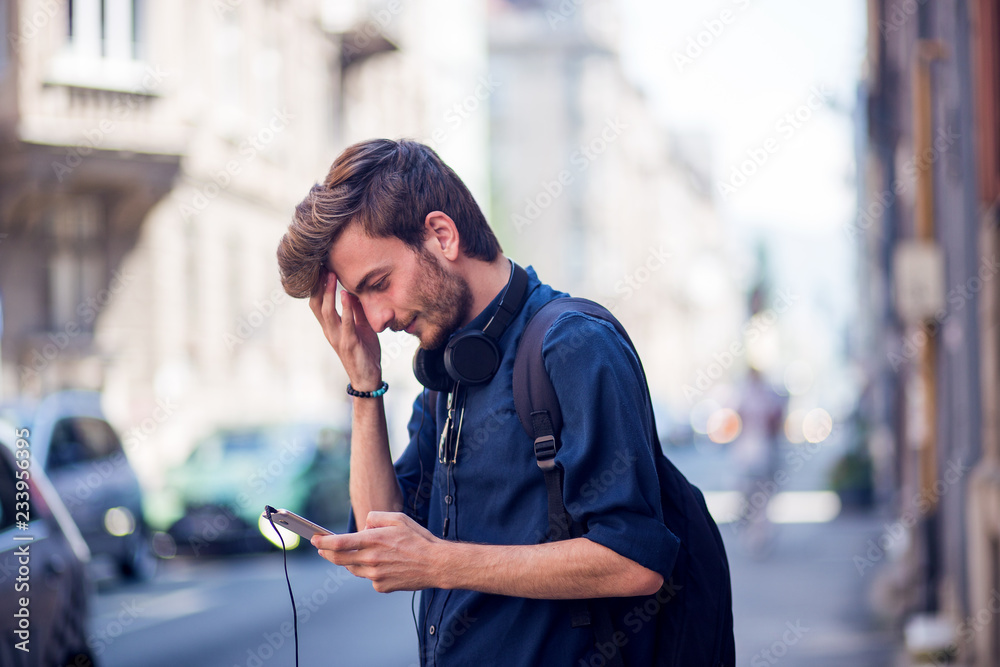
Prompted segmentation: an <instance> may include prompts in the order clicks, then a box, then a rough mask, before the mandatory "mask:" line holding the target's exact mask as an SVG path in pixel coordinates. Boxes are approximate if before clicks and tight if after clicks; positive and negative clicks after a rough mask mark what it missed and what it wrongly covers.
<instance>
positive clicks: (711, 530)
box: [513, 297, 736, 667]
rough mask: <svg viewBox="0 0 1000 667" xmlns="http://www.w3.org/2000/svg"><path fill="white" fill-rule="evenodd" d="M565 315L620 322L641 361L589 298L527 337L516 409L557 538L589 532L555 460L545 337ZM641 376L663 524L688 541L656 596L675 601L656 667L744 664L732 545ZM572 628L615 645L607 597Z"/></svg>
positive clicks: (570, 301)
mask: <svg viewBox="0 0 1000 667" xmlns="http://www.w3.org/2000/svg"><path fill="white" fill-rule="evenodd" d="M565 312H578V313H584V314H586V315H590V316H592V317H595V318H598V319H601V320H604V321H606V322H608V323H610V324H612V325H613V326H614V327H615V329H616V330H617V331H618V333H619V334H620V335H621V336H622V338H624V339H625V340H626V341H627V342H628V344H629V346H630V347H631V349H632V351H633V353H635V355H636V359H637V360H638V357H639V354H638V352H637V351H636V350H635V346H634V345H633V344H632V341H631V339H630V338H629V337H628V334H627V333H626V332H625V329H624V327H622V325H621V323H620V322H618V320H617V319H615V317H614V315H612V314H611V312H610V311H608V310H607V309H606V308H604V307H603V306H601V305H599V304H597V303H594V302H593V301H589V300H587V299H579V298H571V297H557V298H555V299H553V300H552V301H549V302H548V303H546V304H545V305H543V306H542V307H541V308H540V309H539V310H538V312H536V313H535V314H534V315H533V316H532V318H531V320H529V322H528V324H527V326H526V328H525V330H524V333H523V334H522V336H521V340H520V342H519V344H518V347H517V354H516V357H515V361H514V379H513V382H514V406H515V408H516V410H517V416H518V419H519V420H520V422H521V426H522V427H523V428H524V430H525V432H526V433H527V434H528V437H529V438H530V439H531V440H532V442H533V443H534V449H535V459H536V461H537V463H538V467H539V468H540V469H541V470H542V473H543V475H544V478H545V487H546V491H547V493H548V515H549V535H548V538H549V540H550V541H557V540H562V539H569V538H570V537H576V536H579V535H580V534H581V533H582V527H581V526H579V525H578V524H576V523H575V522H574V521H573V518H572V517H571V516H570V514H569V513H568V512H567V510H566V506H565V504H564V502H563V496H562V470H561V469H560V468H559V467H558V466H556V465H555V461H554V459H555V455H556V452H557V451H558V449H559V446H560V442H559V433H560V430H561V428H562V412H561V410H560V408H559V401H558V398H557V396H556V393H555V390H554V388H553V387H552V381H551V379H550V378H549V376H548V373H547V372H546V370H545V365H544V362H543V359H542V341H543V339H544V337H545V334H546V333H547V332H548V330H549V329H550V328H551V327H552V324H553V323H554V322H555V320H556V319H557V318H558V317H559V315H561V314H563V313H565ZM641 368H642V364H641V362H640V370H641ZM641 372H642V373H643V383H644V384H645V385H646V408H647V409H648V410H649V414H650V417H651V423H652V433H651V434H650V441H651V442H652V444H653V450H654V451H653V456H654V460H655V461H656V473H657V478H658V480H659V484H660V500H661V503H662V507H663V521H664V524H665V525H666V526H667V528H668V529H669V530H670V531H671V532H672V533H673V534H674V535H675V536H676V537H677V538H678V539H679V541H680V548H679V551H678V554H677V558H676V560H675V562H674V567H673V570H672V571H671V576H670V578H669V583H668V581H664V585H663V587H661V589H660V592H659V593H657V594H656V596H657V597H656V599H657V600H667V601H666V602H664V603H663V604H660V605H659V611H658V612H657V614H656V641H655V644H656V649H655V650H656V655H655V659H654V660H653V661H652V662H651V663H650V664H654V665H669V666H670V667H693V666H705V667H709V666H711V667H716V666H722V667H730V666H732V665H735V664H736V647H735V641H734V638H733V613H732V606H733V605H732V592H731V588H730V579H729V563H728V561H727V559H726V550H725V546H724V545H723V543H722V537H721V535H720V534H719V529H718V527H717V526H716V524H715V521H714V520H713V519H712V516H711V515H710V514H709V512H708V508H707V507H706V505H705V498H704V496H703V495H702V493H701V491H700V490H699V489H698V488H697V487H696V486H694V485H693V484H691V483H690V482H688V480H687V479H686V478H685V477H684V475H683V474H682V473H681V472H680V471H679V470H678V469H677V468H676V467H674V465H673V464H672V463H671V462H670V460H669V459H668V458H667V457H666V456H665V455H664V454H663V449H662V447H661V446H660V441H659V438H658V436H657V433H656V423H655V420H653V419H652V414H653V412H652V401H651V400H650V398H649V385H648V383H647V382H646V378H645V371H641ZM572 623H573V626H574V627H579V626H581V625H592V626H593V628H594V631H595V634H596V636H597V640H598V643H599V644H600V645H602V646H607V645H608V644H607V642H608V641H610V640H611V637H612V633H613V632H614V622H613V619H612V618H611V614H610V612H609V610H608V609H607V606H606V605H603V604H602V602H601V601H600V600H589V601H579V602H578V603H577V604H576V606H575V607H574V609H573V613H572ZM612 645H613V644H612ZM605 657H606V659H607V663H606V664H608V665H614V666H616V667H617V666H621V665H622V664H623V663H622V659H621V656H620V654H619V653H618V652H615V653H614V655H610V656H605Z"/></svg>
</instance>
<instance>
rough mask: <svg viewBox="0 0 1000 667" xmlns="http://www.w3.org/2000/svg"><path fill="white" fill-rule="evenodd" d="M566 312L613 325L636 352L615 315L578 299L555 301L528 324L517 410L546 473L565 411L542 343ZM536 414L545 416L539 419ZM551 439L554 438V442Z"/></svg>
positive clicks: (517, 377) (518, 366)
mask: <svg viewBox="0 0 1000 667" xmlns="http://www.w3.org/2000/svg"><path fill="white" fill-rule="evenodd" d="M566 312H579V313H585V314H587V315H591V316H593V317H597V318H599V319H602V320H604V321H605V322H608V323H609V324H612V325H613V326H614V327H615V330H616V331H618V333H619V334H620V335H621V336H622V338H624V339H625V341H626V342H627V343H628V344H629V347H631V348H632V349H633V350H634V349H635V346H634V345H633V344H632V340H631V339H630V338H629V337H628V333H627V332H626V331H625V328H624V327H623V326H622V325H621V323H620V322H619V321H618V320H617V319H616V318H615V316H614V315H612V314H611V311H609V310H608V309H607V308H605V307H604V306H602V305H600V304H599V303H595V302H593V301H590V300H589V299H580V298H574V297H561V298H556V299H553V300H552V301H549V302H548V303H546V304H545V305H543V306H542V307H541V308H540V309H539V310H538V312H536V313H535V314H534V315H533V316H532V318H531V319H530V320H529V321H528V324H527V325H526V326H525V329H524V333H523V334H522V335H521V341H520V343H519V344H518V346H517V355H516V356H515V358H514V407H515V409H516V410H517V418H518V419H519V420H520V421H521V427H522V428H523V429H524V431H525V432H526V433H527V434H528V437H530V438H531V439H532V440H533V441H535V457H536V458H537V459H538V466H539V467H540V468H542V469H543V470H544V469H545V467H546V466H545V465H543V463H545V462H551V460H552V459H554V458H555V453H556V451H557V450H558V448H559V432H560V430H561V429H562V411H561V410H560V409H559V399H558V397H557V396H556V392H555V389H554V388H553V387H552V380H551V379H549V374H548V372H547V371H546V370H545V362H544V360H543V359H542V341H543V339H544V338H545V334H546V333H548V331H549V329H551V328H552V325H553V324H554V323H555V321H556V319H558V318H559V316H560V315H562V314H563V313H566ZM536 413H543V415H541V416H539V417H536V416H535V415H536ZM545 414H547V415H548V422H549V423H548V424H546V423H545V421H544V415H545ZM539 419H541V420H542V422H541V423H540V424H539V423H536V422H537V421H538V420H539ZM540 429H541V431H540ZM549 429H551V431H549ZM546 431H549V432H548V433H547V432H546ZM549 435H551V436H552V438H551V441H550V439H549V437H548V436H549ZM539 439H541V440H542V442H541V443H539V442H538V440H539ZM547 465H551V463H548V464H547Z"/></svg>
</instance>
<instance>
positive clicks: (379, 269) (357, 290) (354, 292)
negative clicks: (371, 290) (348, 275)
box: [347, 266, 386, 296]
mask: <svg viewBox="0 0 1000 667" xmlns="http://www.w3.org/2000/svg"><path fill="white" fill-rule="evenodd" d="M385 270H386V267H384V266H377V267H375V268H374V269H372V270H371V271H369V272H368V273H366V274H365V277H364V278H362V279H361V281H360V282H359V283H358V285H357V287H355V288H354V289H353V290H347V291H348V292H350V293H351V294H352V295H354V296H357V295H358V294H360V293H361V292H364V291H365V290H367V289H368V283H369V282H370V281H371V279H372V278H374V277H375V276H376V275H377V274H378V273H380V272H382V271H385Z"/></svg>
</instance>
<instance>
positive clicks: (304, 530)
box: [261, 505, 335, 540]
mask: <svg viewBox="0 0 1000 667" xmlns="http://www.w3.org/2000/svg"><path fill="white" fill-rule="evenodd" d="M268 514H270V517H271V520H272V521H274V523H275V524H276V525H278V526H281V527H282V528H287V529H288V530H290V531H292V532H293V533H295V534H296V535H300V536H301V537H304V538H306V539H307V540H310V539H312V536H313V535H335V533H334V532H333V531H332V530H327V529H326V528H324V527H323V526H320V525H318V524H315V523H313V522H312V521H310V520H309V519H304V518H303V517H300V516H299V515H298V514H296V513H295V512H290V511H289V510H284V509H277V510H276V509H274V508H273V507H271V506H270V505H265V506H264V512H263V513H262V514H261V516H262V517H264V519H267V518H268Z"/></svg>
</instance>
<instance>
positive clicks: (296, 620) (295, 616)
mask: <svg viewBox="0 0 1000 667" xmlns="http://www.w3.org/2000/svg"><path fill="white" fill-rule="evenodd" d="M265 509H266V510H267V520H268V521H270V522H271V528H274V532H275V533H277V535H278V539H279V540H280V541H281V559H282V561H284V563H285V583H286V584H288V597H290V598H291V599H292V627H293V628H294V633H295V667H299V613H298V611H296V609H295V595H294V594H293V593H292V580H291V579H289V578H288V550H287V549H286V548H285V538H283V537H282V536H281V531H279V530H278V527H277V526H275V525H274V519H272V518H271V507H270V506H268V507H266V508H265Z"/></svg>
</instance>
